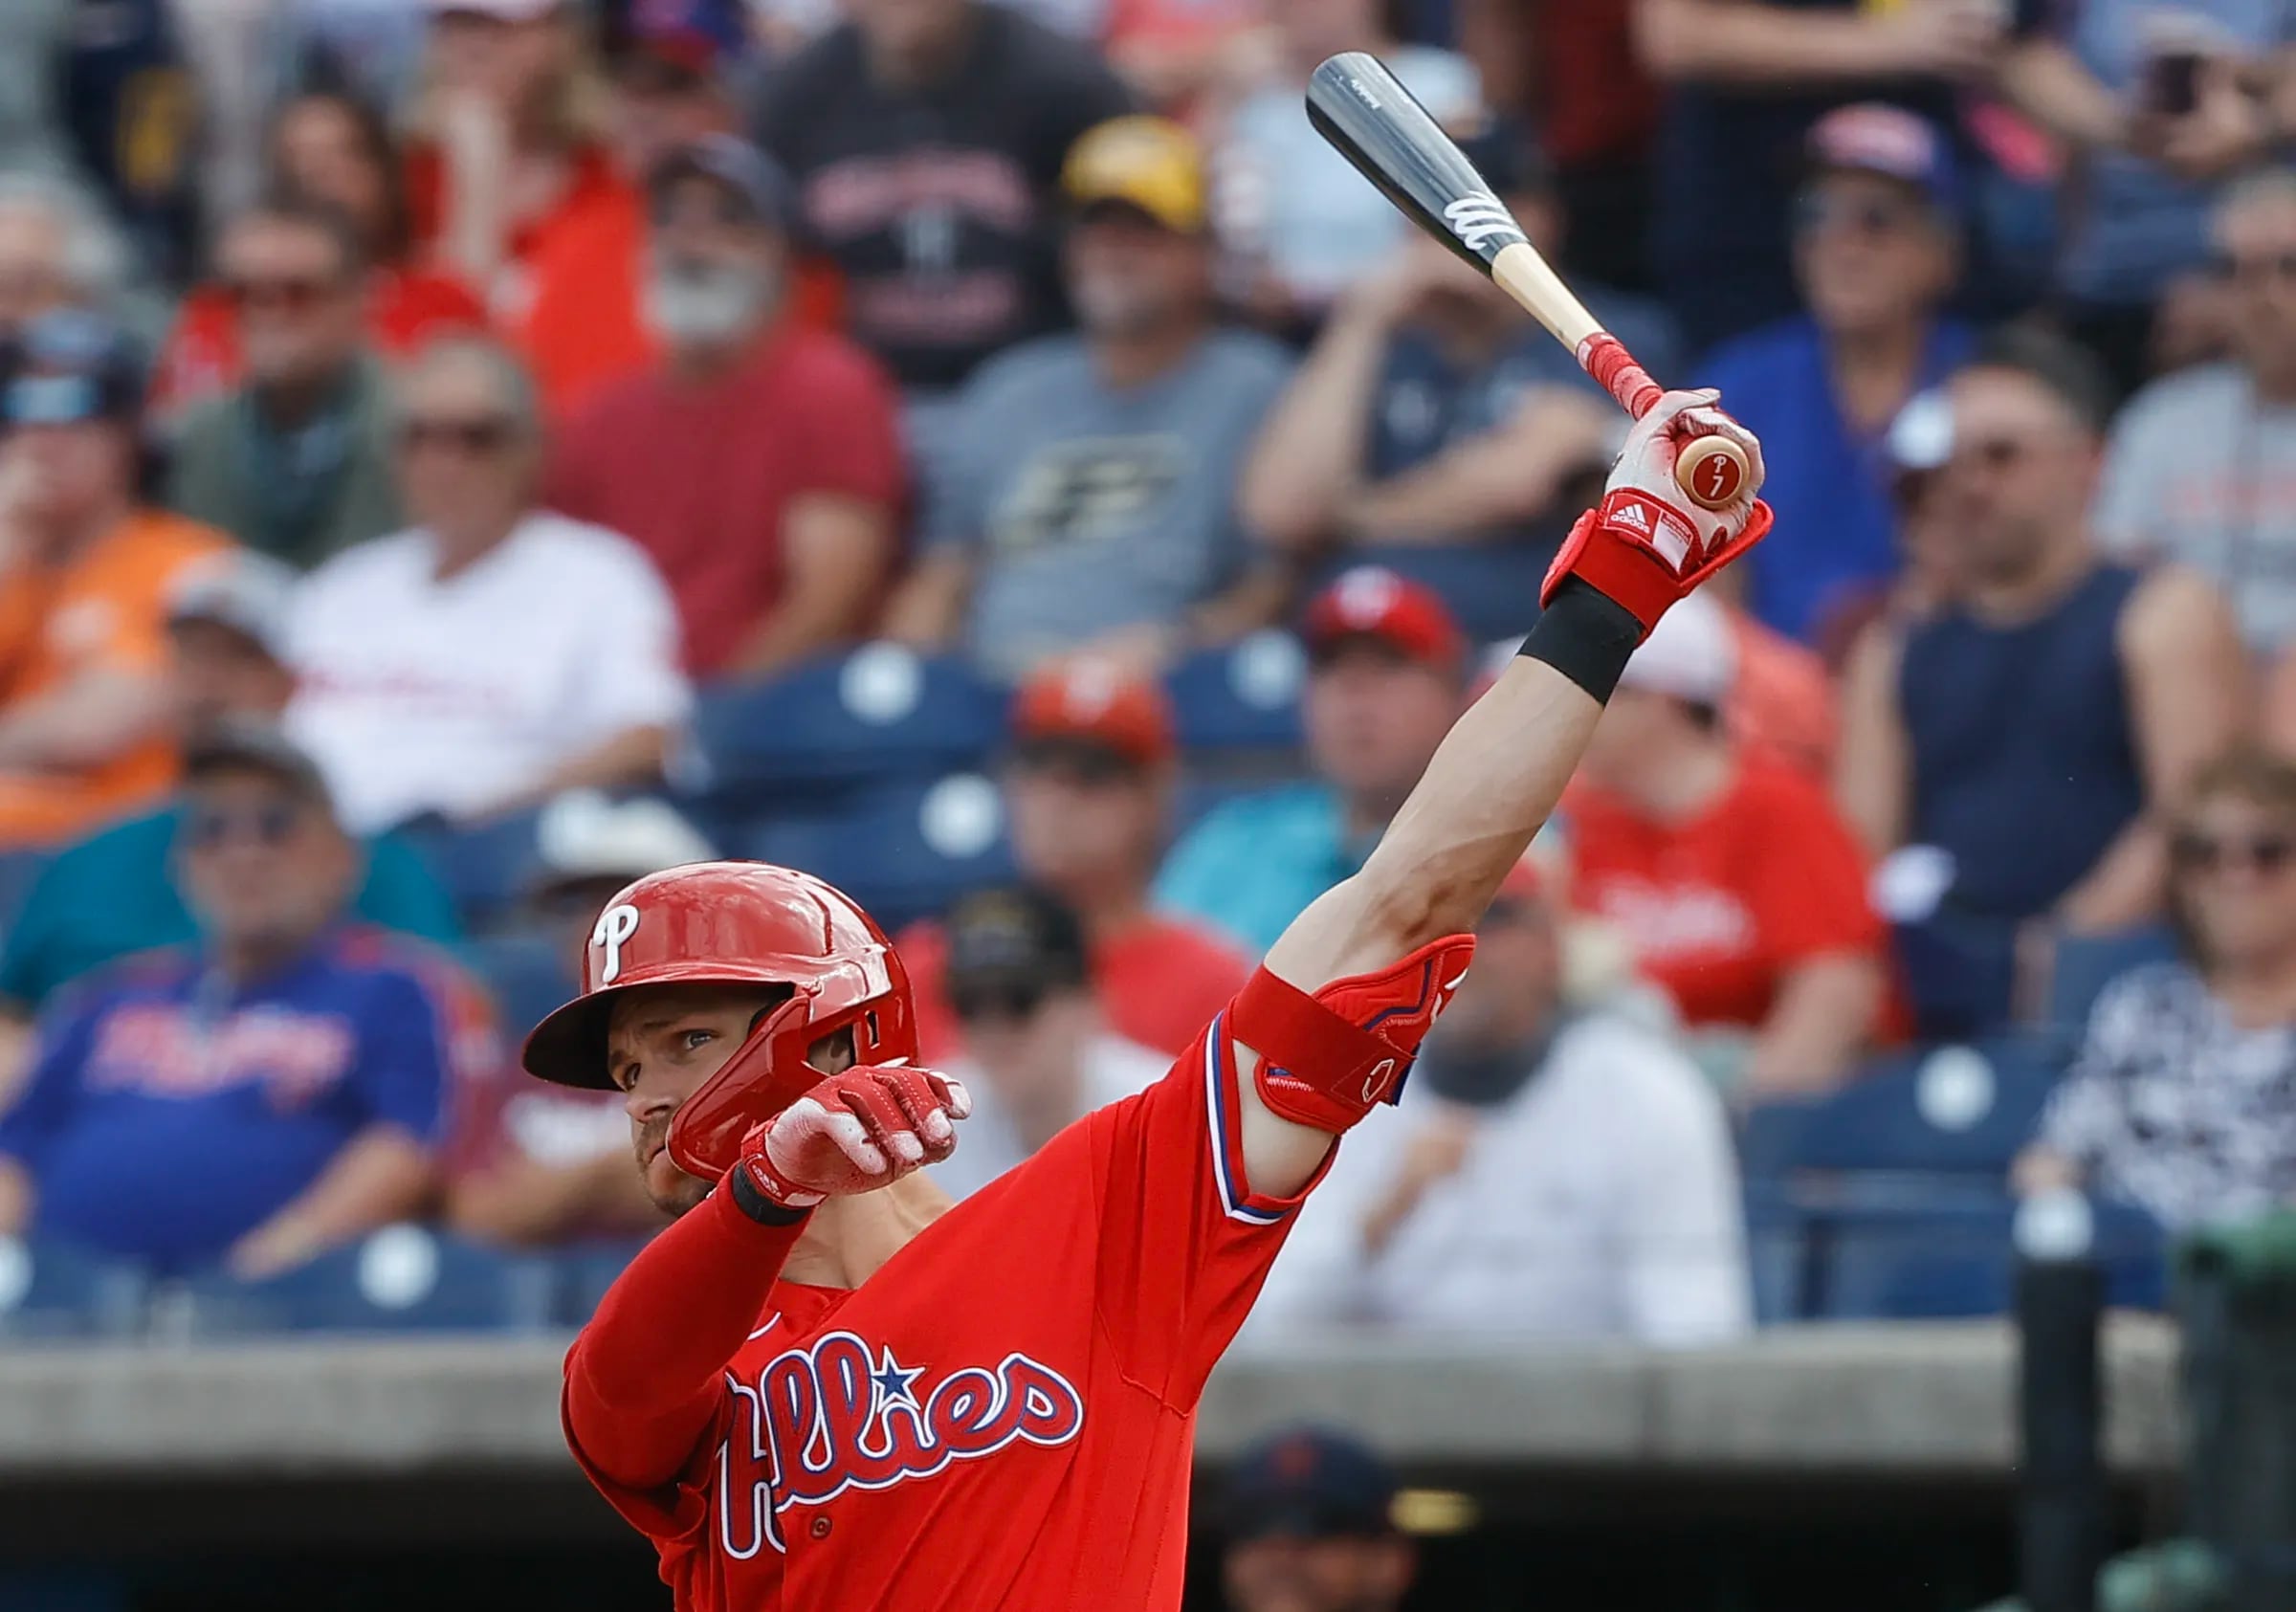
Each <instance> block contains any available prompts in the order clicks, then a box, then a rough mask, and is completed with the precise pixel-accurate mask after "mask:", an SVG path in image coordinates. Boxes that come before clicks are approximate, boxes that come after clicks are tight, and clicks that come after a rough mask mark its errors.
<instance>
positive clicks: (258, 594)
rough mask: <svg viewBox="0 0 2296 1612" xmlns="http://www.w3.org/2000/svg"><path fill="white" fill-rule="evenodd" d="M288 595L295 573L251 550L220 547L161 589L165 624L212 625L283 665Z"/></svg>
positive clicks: (290, 596) (288, 605)
mask: <svg viewBox="0 0 2296 1612" xmlns="http://www.w3.org/2000/svg"><path fill="white" fill-rule="evenodd" d="M294 594H295V573H294V572H293V571H292V570H290V569H288V567H287V566H285V565H283V564H281V563H279V562H278V561H276V560H274V559H272V558H271V557H270V556H269V555H265V554H258V553H256V552H255V551H254V549H249V548H232V549H225V550H222V551H220V552H218V553H215V554H211V555H209V556H207V557H206V558H204V559H201V560H196V561H193V562H192V563H190V564H188V565H187V566H185V567H184V569H183V571H182V573H181V574H180V575H178V576H177V578H176V580H175V582H174V584H173V585H172V586H170V587H169V588H168V590H167V623H168V625H169V626H170V627H172V626H174V625H175V624H176V623H177V622H185V621H210V622H214V623H216V624H217V625H218V626H222V627H228V628H230V629H232V631H234V632H236V633H238V634H239V635H240V636H241V637H243V638H246V639H247V640H248V641H249V642H251V643H253V644H254V646H255V647H256V648H257V649H260V650H261V651H263V652H264V653H265V654H267V655H269V656H271V658H272V659H274V660H276V661H284V660H286V658H287V614H288V610H289V607H290V606H291V604H292V602H293V598H294Z"/></svg>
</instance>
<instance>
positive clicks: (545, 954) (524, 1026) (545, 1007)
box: [462, 933, 581, 1042]
mask: <svg viewBox="0 0 2296 1612" xmlns="http://www.w3.org/2000/svg"><path fill="white" fill-rule="evenodd" d="M462 955H463V958H464V961H467V962H469V963H470V965H471V968H472V970H473V971H474V972H475V973H476V974H477V976H478V978H479V979H480V980H482V981H484V982H485V983H486V988H487V991H488V993H489V994H490V995H491V996H493V998H494V999H495V1008H496V1011H497V1013H498V1014H499V1015H500V1016H501V1024H502V1033H503V1034H504V1035H505V1036H507V1037H509V1038H510V1039H511V1040H512V1041H513V1042H516V1041H517V1040H519V1038H520V1037H522V1036H524V1035H525V1034H526V1032H527V1031H529V1030H531V1029H533V1028H534V1027H535V1026H536V1025H538V1024H540V1023H541V1021H542V1016H543V1015H544V1014H546V1013H548V1012H550V1011H551V1010H552V1009H553V1008H555V1007H557V1006H558V1005H559V1004H560V1003H562V1002H564V1001H565V1000H566V999H567V998H568V997H570V996H572V995H573V994H574V993H575V991H576V990H577V989H578V988H579V986H580V983H581V982H580V981H578V980H576V979H575V977H574V970H573V968H572V966H571V965H570V962H569V960H568V959H567V957H566V955H565V951H564V948H563V947H562V946H561V945H560V943H559V942H558V941H557V940H556V939H555V938H551V937H548V936H543V935H534V934H524V933H520V934H510V935H494V936H489V937H487V938H484V939H480V940H474V941H472V942H470V943H469V944H468V945H466V946H465V947H463V949H462Z"/></svg>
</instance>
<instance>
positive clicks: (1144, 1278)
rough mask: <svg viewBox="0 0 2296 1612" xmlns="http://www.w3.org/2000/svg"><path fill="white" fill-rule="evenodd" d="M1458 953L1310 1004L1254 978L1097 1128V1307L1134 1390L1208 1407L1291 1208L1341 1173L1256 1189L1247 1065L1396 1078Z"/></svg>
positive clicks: (1419, 959)
mask: <svg viewBox="0 0 2296 1612" xmlns="http://www.w3.org/2000/svg"><path fill="white" fill-rule="evenodd" d="M1457 944H1458V942H1457V941H1456V940H1454V941H1451V942H1438V943H1437V945H1436V946H1430V947H1428V948H1426V949H1424V951H1423V952H1420V953H1415V954H1414V955H1413V956H1412V957H1411V958H1409V959H1406V960H1405V961H1404V962H1403V963H1402V964H1401V965H1399V966H1398V967H1397V968H1396V969H1394V970H1392V971H1390V972H1389V973H1387V974H1382V975H1380V976H1379V977H1378V978H1377V980H1376V981H1369V982H1366V981H1347V982H1341V983H1337V984H1335V985H1332V986H1327V987H1326V988H1325V989H1324V990H1322V991H1320V992H1318V993H1316V995H1314V996H1313V997H1311V996H1308V995H1306V994H1304V993H1302V992H1299V991H1297V990H1294V989H1293V988H1292V987H1291V986H1290V985H1288V984H1286V983H1284V982H1282V981H1280V980H1277V979H1276V978H1275V977H1274V976H1272V975H1270V974H1269V972H1268V971H1267V970H1266V969H1264V968H1263V969H1258V970H1255V971H1254V973H1253V975H1252V977H1251V979H1250V980H1248V981H1247V982H1246V983H1245V986H1244V988H1243V989H1242V990H1241V991H1239V992H1238V993H1237V994H1236V996H1235V999H1234V1000H1233V1001H1232V1002H1230V1003H1229V1005H1227V1007H1226V1008H1225V1010H1224V1011H1223V1012H1222V1013H1221V1014H1220V1016H1219V1017H1218V1018H1216V1019H1214V1020H1213V1021H1212V1023H1211V1025H1210V1026H1209V1027H1206V1029H1205V1030H1204V1032H1203V1036H1202V1037H1201V1038H1200V1039H1199V1040H1198V1041H1197V1042H1196V1044H1195V1045H1194V1046H1193V1047H1192V1048H1190V1049H1189V1050H1188V1051H1187V1052H1185V1053H1183V1054H1182V1055H1181V1058H1180V1060H1179V1061H1178V1062H1177V1063H1175V1064H1174V1065H1173V1066H1172V1070H1171V1071H1170V1072H1169V1073H1168V1074H1166V1075H1165V1076H1164V1078H1163V1079H1161V1080H1159V1081H1158V1082H1157V1083H1156V1084H1155V1085H1154V1086H1152V1087H1150V1088H1149V1089H1148V1090H1147V1091H1145V1092H1143V1093H1140V1094H1139V1095H1138V1096H1137V1097H1133V1098H1130V1099H1128V1100H1126V1101H1124V1102H1121V1103H1117V1104H1115V1105H1113V1106H1112V1107H1109V1108H1106V1109H1103V1110H1101V1111H1100V1112H1099V1113H1098V1114H1096V1115H1093V1116H1092V1117H1091V1118H1090V1119H1088V1120H1087V1121H1086V1124H1087V1125H1088V1126H1090V1127H1091V1128H1092V1144H1093V1169H1094V1171H1095V1176H1096V1180H1095V1183H1094V1184H1095V1187H1096V1190H1097V1195H1098V1208H1099V1213H1100V1248H1099V1269H1098V1278H1097V1293H1096V1295H1095V1303H1096V1307H1097V1311H1098V1314H1099V1318H1100V1320H1101V1322H1102V1324H1103V1325H1104V1326H1105V1328H1106V1329H1107V1331H1108V1333H1109V1335H1110V1336H1111V1338H1112V1341H1113V1343H1114V1346H1115V1349H1116V1351H1117V1352H1118V1354H1119V1355H1120V1356H1122V1357H1124V1358H1125V1363H1126V1366H1127V1369H1128V1373H1129V1375H1130V1376H1131V1377H1132V1378H1133V1379H1134V1380H1136V1381H1137V1382H1139V1383H1140V1384H1141V1385H1142V1386H1145V1387H1147V1388H1149V1389H1151V1390H1152V1391H1154V1392H1156V1393H1159V1394H1160V1395H1162V1396H1163V1397H1164V1399H1165V1401H1166V1402H1168V1403H1170V1404H1172V1405H1174V1406H1175V1407H1178V1408H1185V1407H1188V1406H1192V1405H1193V1404H1194V1403H1195V1401H1196V1397H1197V1395H1198V1394H1199V1393H1200V1392H1201V1391H1202V1389H1203V1380H1204V1378H1205V1377H1207V1376H1208V1375H1209V1374H1210V1372H1211V1368H1212V1365H1213V1363H1214V1362H1215V1361H1216V1360H1218V1359H1219V1358H1220V1356H1221V1354H1222V1352H1223V1351H1224V1350H1225V1349H1226V1347H1227V1345H1228V1343H1229V1341H1230V1340H1232V1339H1233V1338H1234V1336H1235V1335H1236V1330H1237V1329H1238V1328H1239V1327H1241V1326H1242V1325H1243V1323H1244V1317H1245V1316H1246V1315H1247V1314H1248V1313H1249V1311H1250V1309H1251V1305H1252V1301H1253V1300H1254V1299H1255V1298H1256V1297H1258V1295H1259V1292H1260V1288H1261V1285H1262V1284H1263V1283H1264V1282H1265V1281H1266V1279H1267V1276H1268V1268H1269V1263H1270V1262H1271V1261H1273V1260H1274V1258H1275V1256H1276V1253H1277V1251H1278V1250H1279V1249H1280V1248H1283V1246H1284V1239H1285V1238H1286V1237H1287V1236H1288V1235H1289V1234H1290V1232H1291V1225H1292V1220H1293V1212H1294V1211H1295V1210H1296V1209H1297V1208H1298V1207H1299V1205H1300V1204H1301V1203H1303V1202H1304V1201H1305V1200H1306V1198H1307V1195H1308V1194H1309V1193H1310V1192H1311V1191H1313V1190H1314V1187H1315V1184H1316V1182H1317V1181H1321V1180H1322V1179H1323V1176H1324V1174H1325V1172H1326V1171H1328V1170H1329V1169H1330V1168H1331V1162H1332V1158H1333V1154H1332V1153H1327V1154H1326V1155H1325V1157H1324V1161H1323V1163H1322V1165H1321V1166H1319V1167H1318V1168H1317V1170H1316V1172H1315V1174H1314V1176H1313V1177H1311V1178H1310V1179H1309V1181H1308V1182H1307V1183H1306V1184H1305V1185H1304V1186H1302V1187H1301V1188H1300V1189H1299V1190H1298V1191H1297V1192H1295V1193H1291V1194H1290V1195H1288V1196H1281V1197H1279V1196H1276V1195H1273V1194H1269V1193H1264V1192H1261V1191H1259V1190H1258V1189H1256V1188H1255V1187H1254V1186H1253V1184H1252V1182H1251V1180H1250V1176H1249V1172H1248V1171H1247V1169H1246V1166H1245V1159H1244V1129H1243V1095H1244V1088H1243V1084H1242V1083H1243V1081H1244V1080H1246V1079H1248V1078H1250V1075H1249V1074H1248V1072H1247V1068H1246V1065H1245V1062H1244V1060H1245V1058H1246V1057H1247V1056H1248V1057H1256V1058H1257V1059H1258V1060H1261V1061H1263V1062H1265V1063H1266V1064H1268V1065H1269V1066H1270V1067H1272V1068H1274V1069H1277V1070H1279V1071H1354V1070H1358V1069H1363V1068H1372V1069H1375V1070H1377V1071H1380V1072H1379V1073H1378V1075H1377V1076H1376V1078H1378V1079H1380V1080H1382V1081H1383V1080H1386V1079H1388V1078H1391V1077H1392V1076H1393V1073H1394V1070H1395V1066H1396V1065H1397V1063H1398V1062H1399V1061H1400V1062H1402V1063H1404V1064H1407V1063H1408V1061H1409V1059H1410V1058H1411V1056H1412V1055H1413V1054H1414V1053H1415V1052H1416V1051H1417V1049H1418V1046H1419V1039H1420V1037H1421V1036H1422V1035H1423V1034H1424V1032H1425V1029H1426V1026H1427V1024H1428V1023H1429V1022H1430V1021H1431V1020H1432V1018H1433V1016H1434V1011H1435V1010H1436V1008H1438V1007H1439V1006H1440V1005H1441V1003H1442V1001H1443V1000H1444V999H1445V997H1446V995H1447V992H1448V990H1449V989H1450V988H1451V987H1452V986H1455V985H1456V983H1457V981H1456V980H1447V979H1445V978H1442V975H1443V972H1444V966H1445V961H1446V959H1450V958H1453V957H1456V956H1457V955H1458V954H1457V952H1456V950H1455V948H1456V946H1457ZM1387 996H1392V997H1393V1000H1392V1001H1388V1000H1383V999H1384V998H1385V997H1387ZM1375 1027H1376V1029H1375ZM1336 1147H1337V1144H1336V1142H1335V1144H1334V1152H1335V1153H1336Z"/></svg>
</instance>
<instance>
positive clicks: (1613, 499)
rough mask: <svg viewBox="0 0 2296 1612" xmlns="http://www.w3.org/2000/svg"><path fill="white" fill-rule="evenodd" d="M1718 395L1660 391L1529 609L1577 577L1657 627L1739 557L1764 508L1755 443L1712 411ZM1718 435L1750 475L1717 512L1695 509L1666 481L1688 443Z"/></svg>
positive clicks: (1759, 532)
mask: <svg viewBox="0 0 2296 1612" xmlns="http://www.w3.org/2000/svg"><path fill="white" fill-rule="evenodd" d="M1719 395H1720V394H1719V393H1717V392H1711V391H1697V392H1668V393H1667V394H1666V396H1664V397H1662V398H1660V399H1659V400H1658V402H1656V403H1655V404H1653V405H1651V408H1650V412H1649V413H1647V414H1645V415H1644V416H1643V417H1642V418H1641V419H1640V420H1637V421H1636V422H1635V423H1634V429H1633V430H1632V431H1628V432H1627V433H1626V446H1625V447H1624V448H1623V449H1622V450H1621V451H1620V453H1619V462H1618V463H1617V464H1616V465H1614V466H1612V467H1611V472H1610V480H1609V482H1608V483H1607V484H1606V488H1605V491H1604V492H1603V495H1602V501H1601V503H1600V504H1598V505H1596V506H1595V507H1594V508H1593V509H1591V510H1589V511H1587V512H1586V514H1584V515H1582V516H1580V517H1579V518H1578V524H1577V525H1576V526H1573V527H1572V528H1571V535H1570V536H1569V537H1567V538H1565V539H1564V540H1563V543H1562V550H1561V552H1560V553H1558V554H1556V556H1555V563H1554V565H1553V566H1551V567H1550V568H1549V569H1548V571H1547V580H1546V585H1544V586H1543V587H1541V588H1540V589H1539V593H1538V602H1539V603H1540V604H1541V605H1542V606H1543V605H1546V604H1549V603H1551V602H1552V601H1553V599H1554V597H1555V590H1556V588H1558V587H1560V586H1561V585H1562V584H1563V580H1564V579H1565V578H1567V577H1577V578H1578V579H1579V580H1580V581H1581V582H1584V583H1586V584H1588V585H1591V586H1592V587H1593V588H1594V589H1595V591H1597V592H1598V593H1601V594H1602V595H1604V596H1605V597H1607V598H1609V599H1612V600H1614V601H1616V602H1617V603H1618V604H1619V605H1621V606H1623V607H1624V608H1625V609H1626V610H1627V611H1628V612H1629V613H1630V614H1632V615H1633V616H1634V618H1635V619H1636V620H1637V621H1639V622H1641V623H1642V624H1643V634H1644V636H1645V637H1647V636H1648V635H1649V632H1650V629H1651V628H1653V627H1655V626H1657V625H1658V618H1659V617H1660V616H1663V615H1665V614H1666V613H1667V608H1668V607H1670V606H1671V605H1673V603H1674V602H1675V601H1676V600H1677V599H1680V598H1683V597H1684V596H1685V595H1687V594H1688V593H1689V591H1690V589H1691V588H1693V587H1696V586H1697V585H1699V584H1700V583H1702V582H1704V581H1705V580H1706V579H1707V578H1709V577H1711V576H1712V575H1713V574H1714V573H1715V572H1716V571H1718V570H1720V569H1721V568H1722V567H1723V566H1725V565H1727V564H1729V563H1731V562H1732V561H1733V560H1735V559H1736V558H1737V557H1738V556H1739V555H1741V554H1743V553H1745V552H1746V551H1747V550H1748V549H1750V548H1752V547H1753V546H1754V545H1755V543H1757V542H1760V541H1762V537H1763V535H1764V534H1765V533H1767V532H1768V531H1769V530H1770V506H1769V505H1768V504H1765V503H1760V502H1757V501H1756V500H1755V494H1756V493H1758V492H1759V491H1761V486H1762V445H1761V444H1760V443H1759V442H1757V441H1756V440H1755V436H1754V433H1753V432H1752V431H1748V430H1747V429H1746V428H1745V427H1744V426H1741V425H1739V424H1738V423H1737V421H1735V420H1733V419H1732V418H1731V417H1730V416H1729V415H1728V414H1725V413H1723V412H1722V410H1720V409H1713V408H1710V407H1708V405H1711V403H1712V402H1713V401H1714V400H1715V398H1716V397H1718V396H1719ZM1710 434H1718V435H1722V436H1727V437H1730V438H1732V439H1733V441H1735V442H1737V443H1738V444H1739V445H1740V446H1741V447H1743V448H1744V449H1745V450H1746V457H1747V461H1748V466H1749V470H1750V474H1749V475H1747V477H1746V486H1745V488H1744V490H1743V491H1741V492H1740V493H1739V495H1738V496H1737V497H1735V498H1734V499H1733V500H1732V501H1731V502H1730V504H1729V505H1727V506H1726V507H1724V508H1722V509H1718V510H1714V509H1702V508H1700V507H1699V506H1698V505H1697V504H1694V503H1692V502H1691V501H1690V500H1689V498H1688V497H1685V496H1684V494H1683V491H1682V486H1681V484H1680V483H1679V482H1677V481H1676V480H1675V479H1674V456H1675V454H1676V453H1678V452H1680V451H1681V449H1682V448H1683V447H1684V446H1685V445H1687V444H1688V443H1689V442H1691V441H1692V440H1694V439H1695V438H1698V437H1701V436H1707V435H1710Z"/></svg>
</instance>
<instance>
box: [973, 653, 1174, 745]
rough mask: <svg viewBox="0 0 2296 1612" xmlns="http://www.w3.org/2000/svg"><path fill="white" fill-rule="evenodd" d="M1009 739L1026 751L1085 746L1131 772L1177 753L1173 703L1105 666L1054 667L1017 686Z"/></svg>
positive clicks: (1155, 688) (1088, 662)
mask: <svg viewBox="0 0 2296 1612" xmlns="http://www.w3.org/2000/svg"><path fill="white" fill-rule="evenodd" d="M1012 737H1013V739H1014V740H1016V741H1017V742H1018V743H1019V744H1020V745H1021V746H1022V747H1023V748H1024V749H1027V748H1033V747H1035V746H1038V745H1048V744H1063V743H1066V744H1079V745H1089V746H1093V747H1094V748H1097V749H1100V750H1105V751H1107V752H1108V753H1109V754H1111V755H1113V756H1115V757H1118V758H1119V759H1121V760H1122V761H1123V762H1126V763H1127V764H1129V765H1131V766H1135V767H1141V768H1145V767H1152V766H1155V765H1157V764H1159V762H1165V761H1168V760H1170V759H1171V757H1172V755H1173V754H1174V752H1175V751H1176V750H1177V749H1178V748H1179V741H1178V740H1177V739H1176V738H1175V737H1174V734H1173V727H1172V702H1171V700H1170V699H1169V698H1167V697H1166V696H1165V694H1164V691H1163V687H1162V685H1161V684H1159V683H1156V682H1153V681H1151V680H1149V679H1147V678H1144V677H1137V676H1135V675H1133V674H1130V673H1127V672H1125V671H1123V670H1121V669H1120V668H1117V667H1114V666H1111V665H1109V664H1108V663H1107V662H1105V661H1098V660H1092V659H1077V660H1069V661H1062V662H1058V663H1055V664H1053V665H1051V666H1048V667H1045V668H1043V669H1042V670H1040V671H1038V672H1037V673H1035V674H1033V675H1031V676H1030V677H1029V678H1028V680H1027V682H1025V683H1023V684H1022V685H1021V688H1020V693H1019V695H1018V696H1015V698H1014V700H1013V706H1012Z"/></svg>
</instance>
